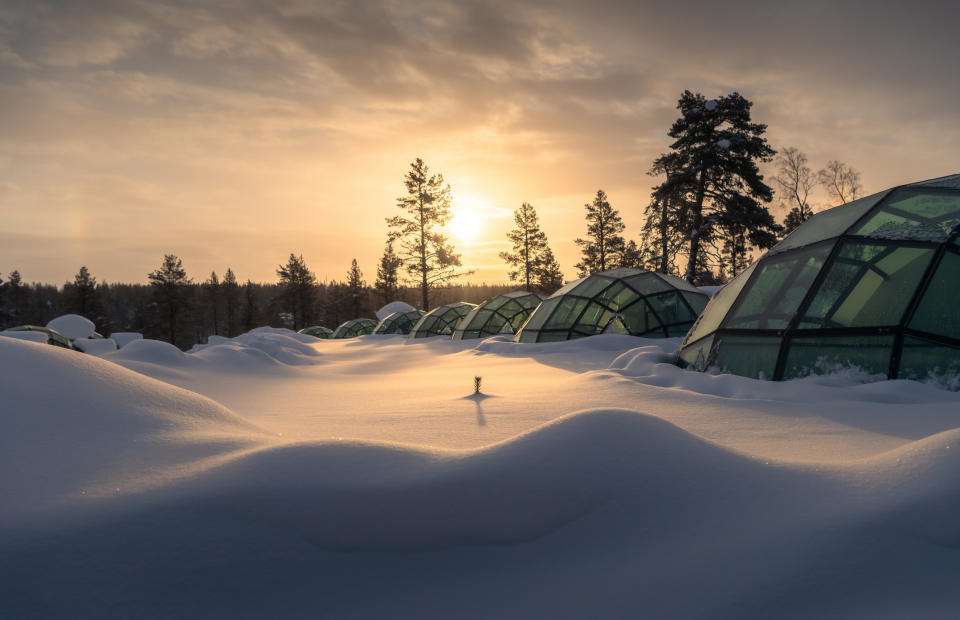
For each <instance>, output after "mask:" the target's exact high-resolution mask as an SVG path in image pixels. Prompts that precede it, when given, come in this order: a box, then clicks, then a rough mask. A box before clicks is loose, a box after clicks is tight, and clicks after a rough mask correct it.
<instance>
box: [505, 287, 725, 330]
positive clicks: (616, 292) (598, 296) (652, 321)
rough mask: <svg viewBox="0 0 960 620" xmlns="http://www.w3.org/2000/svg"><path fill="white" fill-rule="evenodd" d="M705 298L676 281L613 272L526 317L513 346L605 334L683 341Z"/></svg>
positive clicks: (570, 289) (561, 294)
mask: <svg viewBox="0 0 960 620" xmlns="http://www.w3.org/2000/svg"><path fill="white" fill-rule="evenodd" d="M706 305H707V296H706V295H705V294H704V293H703V292H702V291H700V290H699V289H698V288H696V287H695V286H693V285H692V284H690V283H688V282H687V281H685V280H683V279H681V278H678V277H676V276H670V275H665V274H662V273H653V272H648V271H641V270H639V269H613V270H610V271H604V272H601V273H595V274H593V275H592V276H588V277H586V278H581V279H579V280H575V281H573V282H570V283H569V284H567V285H566V286H564V287H563V288H561V289H560V290H558V291H557V292H556V293H554V294H553V295H551V296H550V297H549V298H547V299H546V300H545V301H544V302H543V303H542V304H540V306H539V307H538V308H537V309H536V310H535V311H534V312H533V314H531V315H530V318H529V319H528V320H527V322H526V324H524V325H523V327H522V328H521V330H520V332H519V333H518V334H517V336H516V338H515V340H516V341H517V342H550V341H554V340H569V339H571V338H580V337H583V336H593V335H595V334H600V333H604V332H612V333H619V334H632V335H634V336H646V337H648V338H663V337H673V336H683V335H684V334H685V333H687V330H688V329H690V326H691V325H692V324H693V322H694V321H695V320H696V318H697V316H698V315H699V314H700V311H701V310H703V308H704V306H706Z"/></svg>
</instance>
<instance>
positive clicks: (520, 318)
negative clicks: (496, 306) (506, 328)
mask: <svg viewBox="0 0 960 620" xmlns="http://www.w3.org/2000/svg"><path fill="white" fill-rule="evenodd" d="M532 313H533V308H525V309H523V310H521V311H519V312H517V313H516V314H514V315H513V316H512V317H510V321H509V322H508V325H510V327H511V328H512V329H513V331H518V330H519V329H520V327H521V326H522V325H523V323H524V321H526V320H527V318H528V317H529V316H530V315H531V314H532Z"/></svg>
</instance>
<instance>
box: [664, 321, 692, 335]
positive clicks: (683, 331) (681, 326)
mask: <svg viewBox="0 0 960 620" xmlns="http://www.w3.org/2000/svg"><path fill="white" fill-rule="evenodd" d="M692 326H693V321H690V322H689V323H678V324H677V325H670V326H669V327H667V337H668V338H683V337H684V336H686V335H687V332H688V331H690V327H692Z"/></svg>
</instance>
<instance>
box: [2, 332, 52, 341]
mask: <svg viewBox="0 0 960 620" xmlns="http://www.w3.org/2000/svg"><path fill="white" fill-rule="evenodd" d="M0 336H5V337H7V338H16V339H17V340H29V341H30V342H42V343H46V342H47V335H46V334H45V333H43V332H30V331H16V332H14V331H7V330H4V331H2V332H0Z"/></svg>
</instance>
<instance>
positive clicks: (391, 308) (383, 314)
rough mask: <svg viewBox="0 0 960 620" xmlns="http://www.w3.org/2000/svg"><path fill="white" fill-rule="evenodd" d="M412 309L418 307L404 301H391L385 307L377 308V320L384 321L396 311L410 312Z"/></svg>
mask: <svg viewBox="0 0 960 620" xmlns="http://www.w3.org/2000/svg"><path fill="white" fill-rule="evenodd" d="M410 310H416V308H414V307H413V306H411V305H410V304H408V303H406V302H403V301H391V302H390V303H388V304H387V305H385V306H384V307H382V308H380V309H379V310H377V312H376V315H377V320H378V321H382V320H383V319H385V318H387V317H388V316H390V315H391V314H393V313H394V312H409V311H410Z"/></svg>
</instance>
